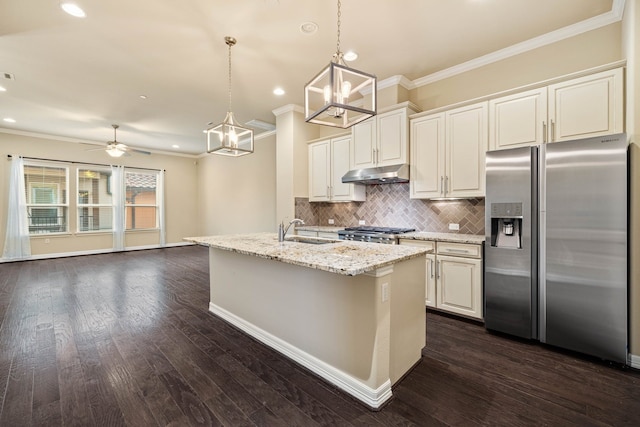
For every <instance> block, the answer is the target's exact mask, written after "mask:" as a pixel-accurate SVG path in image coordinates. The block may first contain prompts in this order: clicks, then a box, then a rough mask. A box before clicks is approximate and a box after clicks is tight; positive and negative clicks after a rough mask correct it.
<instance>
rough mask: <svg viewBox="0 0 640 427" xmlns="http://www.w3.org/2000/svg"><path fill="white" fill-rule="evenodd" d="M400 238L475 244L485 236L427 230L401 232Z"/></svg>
mask: <svg viewBox="0 0 640 427" xmlns="http://www.w3.org/2000/svg"><path fill="white" fill-rule="evenodd" d="M400 238H401V239H407V240H436V241H438V242H451V243H471V244H476V245H479V244H482V243H484V240H485V237H484V236H482V235H479V234H459V233H433V232H429V231H414V232H412V233H405V234H402V235H401V236H400Z"/></svg>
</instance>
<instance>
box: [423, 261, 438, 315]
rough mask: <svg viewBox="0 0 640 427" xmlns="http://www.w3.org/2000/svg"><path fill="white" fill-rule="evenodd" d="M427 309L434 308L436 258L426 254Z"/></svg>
mask: <svg viewBox="0 0 640 427" xmlns="http://www.w3.org/2000/svg"><path fill="white" fill-rule="evenodd" d="M425 305H426V306H427V307H436V256H435V255H434V254H427V289H426V296H425Z"/></svg>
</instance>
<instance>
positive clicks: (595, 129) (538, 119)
mask: <svg viewBox="0 0 640 427" xmlns="http://www.w3.org/2000/svg"><path fill="white" fill-rule="evenodd" d="M623 111H624V92H623V70H622V68H616V69H613V70H609V71H603V72H600V73H595V74H591V75H589V76H585V77H580V78H576V79H571V80H567V81H564V82H561V83H556V84H553V85H550V86H545V87H541V88H538V89H533V90H528V91H525V92H520V93H516V94H513V95H509V96H504V97H501V98H496V99H492V100H490V101H489V146H490V149H491V150H500V149H504V148H514V147H523V146H528V145H538V144H544V143H547V142H557V141H567V140H572V139H580V138H589V137H595V136H602V135H610V134H614V133H620V132H624V120H623Z"/></svg>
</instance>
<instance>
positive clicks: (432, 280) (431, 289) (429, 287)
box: [400, 239, 436, 307]
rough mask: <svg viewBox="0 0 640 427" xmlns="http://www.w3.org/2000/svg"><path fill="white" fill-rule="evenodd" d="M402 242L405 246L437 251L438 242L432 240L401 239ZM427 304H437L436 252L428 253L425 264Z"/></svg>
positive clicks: (430, 305) (433, 305)
mask: <svg viewBox="0 0 640 427" xmlns="http://www.w3.org/2000/svg"><path fill="white" fill-rule="evenodd" d="M400 244H401V245H404V246H417V247H420V248H424V249H427V250H431V251H435V250H436V242H435V241H431V240H412V239H400ZM425 269H426V270H425V271H426V277H427V280H426V282H425V305H426V306H427V307H435V306H436V255H435V252H432V253H428V254H427V259H426V265H425Z"/></svg>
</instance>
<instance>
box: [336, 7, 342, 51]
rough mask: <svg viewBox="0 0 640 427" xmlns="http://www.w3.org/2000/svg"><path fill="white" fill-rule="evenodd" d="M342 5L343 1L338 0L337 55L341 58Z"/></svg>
mask: <svg viewBox="0 0 640 427" xmlns="http://www.w3.org/2000/svg"><path fill="white" fill-rule="evenodd" d="M341 5H342V3H341V2H340V0H338V42H337V43H336V55H337V56H338V59H340V58H339V57H340V56H341V55H340V17H341V15H342V13H341V12H340V6H341Z"/></svg>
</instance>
